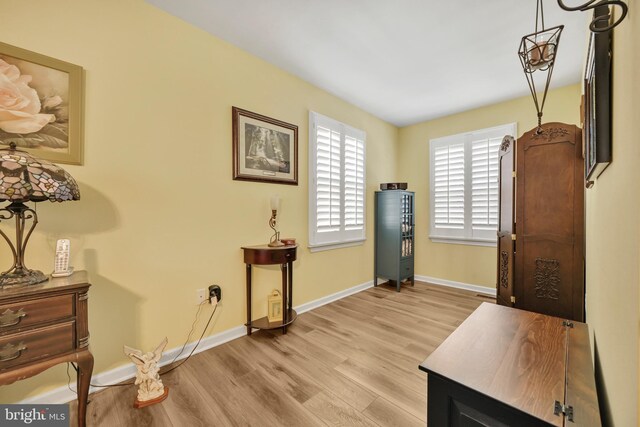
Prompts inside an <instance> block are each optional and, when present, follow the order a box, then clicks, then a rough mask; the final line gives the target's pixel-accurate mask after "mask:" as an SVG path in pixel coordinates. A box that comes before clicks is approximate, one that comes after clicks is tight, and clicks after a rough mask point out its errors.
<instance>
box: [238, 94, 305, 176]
mask: <svg viewBox="0 0 640 427" xmlns="http://www.w3.org/2000/svg"><path fill="white" fill-rule="evenodd" d="M232 115H233V179H234V180H241V181H255V182H271V183H274V184H287V185H298V126H296V125H293V124H291V123H286V122H283V121H281V120H277V119H274V118H271V117H267V116H263V115H261V114H257V113H254V112H251V111H247V110H243V109H242V108H238V107H233V108H232Z"/></svg>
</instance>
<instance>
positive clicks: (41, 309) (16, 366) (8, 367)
mask: <svg viewBox="0 0 640 427" xmlns="http://www.w3.org/2000/svg"><path fill="white" fill-rule="evenodd" d="M89 286H91V285H90V284H89V282H88V280H87V273H86V271H78V272H76V273H74V274H72V275H71V276H69V277H61V278H52V279H50V280H49V281H47V282H44V283H40V284H37V285H30V286H22V287H13V288H6V289H0V385H6V384H11V383H13V382H15V381H18V380H22V379H25V378H29V377H32V376H34V375H37V374H39V373H40V372H42V371H44V370H46V369H49V368H50V367H52V366H54V365H57V364H59V363H66V362H74V363H75V364H76V365H77V366H78V369H79V372H78V381H77V386H78V425H79V426H84V425H85V417H86V405H87V395H88V393H89V383H90V382H91V373H92V371H93V356H92V355H91V353H90V352H89V323H88V320H87V305H88V304H87V303H88V298H89V294H88V292H89Z"/></svg>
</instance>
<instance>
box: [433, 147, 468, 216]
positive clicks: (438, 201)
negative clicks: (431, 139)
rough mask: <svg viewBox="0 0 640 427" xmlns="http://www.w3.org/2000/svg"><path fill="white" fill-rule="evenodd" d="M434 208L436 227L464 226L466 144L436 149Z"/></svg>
mask: <svg viewBox="0 0 640 427" xmlns="http://www.w3.org/2000/svg"><path fill="white" fill-rule="evenodd" d="M434 154H435V163H434V208H435V215H434V217H435V226H436V228H457V229H463V228H464V144H452V145H446V146H444V147H438V148H436V149H435V152H434Z"/></svg>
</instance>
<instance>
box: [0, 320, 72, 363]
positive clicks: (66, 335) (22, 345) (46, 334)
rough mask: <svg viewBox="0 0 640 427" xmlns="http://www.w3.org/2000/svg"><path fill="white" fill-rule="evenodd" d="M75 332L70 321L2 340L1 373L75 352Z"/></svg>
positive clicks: (5, 337) (0, 339)
mask: <svg viewBox="0 0 640 427" xmlns="http://www.w3.org/2000/svg"><path fill="white" fill-rule="evenodd" d="M74 332H75V321H70V322H65V323H60V324H58V325H52V326H45V327H44V328H38V329H34V330H32V331H27V332H20V333H17V334H11V335H6V336H4V337H2V338H0V371H3V370H5V369H7V368H11V367H13V366H16V365H22V364H25V363H29V362H33V361H36V360H39V359H44V358H49V357H53V356H57V355H59V354H63V353H66V352H69V351H71V350H73V349H74V348H75V342H74Z"/></svg>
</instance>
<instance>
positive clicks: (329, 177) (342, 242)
mask: <svg viewBox="0 0 640 427" xmlns="http://www.w3.org/2000/svg"><path fill="white" fill-rule="evenodd" d="M365 140H366V134H365V133H364V132H363V131H361V130H358V129H354V128H352V127H350V126H347V125H345V124H344V123H340V122H338V121H336V120H333V119H331V118H329V117H325V116H323V115H320V114H318V113H314V112H310V113H309V187H310V188H309V247H310V248H312V250H316V249H317V250H321V249H331V248H334V247H342V246H349V245H353V244H358V243H361V242H363V241H364V239H365V183H366V181H365V151H366V150H365Z"/></svg>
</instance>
